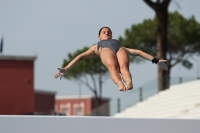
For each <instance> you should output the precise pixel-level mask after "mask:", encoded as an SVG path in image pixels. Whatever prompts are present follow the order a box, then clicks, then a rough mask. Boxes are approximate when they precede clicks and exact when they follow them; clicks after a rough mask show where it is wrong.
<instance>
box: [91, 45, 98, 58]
mask: <svg viewBox="0 0 200 133" xmlns="http://www.w3.org/2000/svg"><path fill="white" fill-rule="evenodd" d="M90 50H91V51H93V52H94V53H95V54H96V55H98V48H97V44H95V45H93V46H92V47H90Z"/></svg>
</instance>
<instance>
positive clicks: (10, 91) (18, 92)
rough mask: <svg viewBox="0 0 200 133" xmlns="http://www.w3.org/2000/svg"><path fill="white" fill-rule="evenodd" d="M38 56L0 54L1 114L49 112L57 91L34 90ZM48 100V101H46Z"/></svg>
mask: <svg viewBox="0 0 200 133" xmlns="http://www.w3.org/2000/svg"><path fill="white" fill-rule="evenodd" d="M35 60H36V56H3V55H1V56H0V114H1V115H26V114H27V115H28V114H35V113H37V114H38V113H45V114H49V113H50V112H51V111H53V110H54V103H55V93H54V92H47V91H46V92H44V91H35V90H34V61H35ZM45 101H46V102H45Z"/></svg>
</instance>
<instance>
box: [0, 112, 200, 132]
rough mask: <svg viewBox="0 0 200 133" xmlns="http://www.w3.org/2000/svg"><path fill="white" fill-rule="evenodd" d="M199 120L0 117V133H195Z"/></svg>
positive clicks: (199, 128) (198, 128) (199, 127)
mask: <svg viewBox="0 0 200 133" xmlns="http://www.w3.org/2000/svg"><path fill="white" fill-rule="evenodd" d="M199 125H200V120H192V119H189V120H188V119H141V118H113V117H88V116H75V117H74V116H0V133H199V131H200V126H199Z"/></svg>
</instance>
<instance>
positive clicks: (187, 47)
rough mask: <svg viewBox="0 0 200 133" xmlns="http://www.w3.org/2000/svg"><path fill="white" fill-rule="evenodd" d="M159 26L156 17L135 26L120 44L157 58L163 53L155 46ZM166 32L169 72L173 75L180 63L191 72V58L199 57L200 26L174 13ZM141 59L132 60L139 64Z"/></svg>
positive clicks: (171, 14) (191, 18) (127, 31)
mask: <svg viewBox="0 0 200 133" xmlns="http://www.w3.org/2000/svg"><path fill="white" fill-rule="evenodd" d="M157 25H158V21H157V17H155V18H154V19H148V20H144V21H143V22H142V23H140V24H136V25H132V26H131V28H130V29H126V30H125V36H124V37H119V41H120V42H121V44H122V45H123V46H125V47H130V48H135V49H141V50H143V51H145V52H147V53H150V54H152V55H154V56H156V54H157V53H158V51H159V50H160V48H158V47H157V45H156V43H157V38H156V36H157V34H156V31H157ZM167 30H168V35H167V38H168V41H167V46H168V49H167V50H166V57H167V60H168V61H169V62H168V65H169V70H168V71H166V73H167V74H168V75H170V70H171V68H172V67H174V66H175V65H177V64H178V63H182V65H183V66H184V67H186V68H188V69H189V68H191V67H192V63H191V62H190V60H189V59H190V57H191V56H192V55H193V54H200V23H198V22H197V21H196V20H195V18H194V16H192V17H190V18H184V17H183V16H182V15H181V14H179V13H178V12H173V13H169V21H168V29H167ZM133 59H134V60H133ZM139 59H140V58H139ZM139 59H138V58H137V57H134V58H132V61H140V60H139ZM158 77H159V76H158ZM169 77H170V76H169ZM159 78H160V77H159ZM169 81H170V80H169ZM169 81H168V82H169ZM158 82H159V80H158ZM158 88H159V87H158ZM159 90H161V89H160V88H159Z"/></svg>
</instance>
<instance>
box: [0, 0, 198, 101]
mask: <svg viewBox="0 0 200 133" xmlns="http://www.w3.org/2000/svg"><path fill="white" fill-rule="evenodd" d="M176 2H178V3H179V5H180V7H178V6H177V5H176ZM199 5H200V1H199V0H193V1H192V2H191V1H188V0H176V1H175V2H174V1H172V2H171V4H170V6H169V11H175V10H177V11H178V12H180V13H181V14H182V15H183V16H185V17H187V18H188V17H190V16H191V15H194V16H195V18H196V20H197V21H198V22H200V14H199ZM154 14H155V13H154V11H153V10H152V9H151V8H150V7H148V6H147V5H146V4H145V3H144V2H143V1H140V0H139V1H133V0H123V1H116V0H109V1H106V0H101V1H98V0H81V1H77V0H73V1H68V0H54V1H53V0H18V1H15V0H0V34H1V35H3V36H4V49H3V55H24V56H37V60H36V61H35V73H34V74H35V78H34V80H35V84H34V87H35V88H36V89H40V90H48V91H54V92H56V93H57V95H78V93H79V91H78V88H79V86H78V84H77V82H76V81H68V80H66V79H64V80H61V81H60V80H58V79H54V74H55V72H56V71H57V68H58V67H61V65H62V62H63V59H64V58H66V57H67V54H68V53H69V52H71V53H73V52H75V51H76V50H77V49H81V48H83V47H84V46H87V47H90V46H92V45H93V44H95V43H97V42H98V38H97V36H98V31H99V29H100V28H101V27H103V26H109V27H110V28H111V29H112V32H113V38H116V39H117V38H118V37H119V36H123V35H124V31H125V29H127V28H129V27H131V25H132V24H137V23H140V22H142V21H143V20H144V19H149V18H153V17H154ZM196 58H197V59H198V60H199V61H200V59H199V57H196ZM193 62H194V67H193V69H191V70H187V69H185V68H183V67H181V66H180V65H177V66H176V67H174V68H173V69H172V70H171V76H172V77H179V76H182V77H196V75H197V73H196V72H197V67H196V64H197V63H196V61H193ZM130 71H131V73H132V76H133V83H134V87H135V88H137V87H139V86H141V85H143V84H145V83H147V82H149V81H151V80H152V79H156V78H157V66H156V65H153V64H152V63H151V62H149V61H146V62H144V63H141V64H131V66H130ZM103 87H104V90H103V96H105V97H118V96H121V95H122V94H124V93H123V92H119V91H118V90H117V86H116V85H115V84H114V83H113V82H112V81H111V80H108V81H107V82H105V83H104V85H103ZM81 88H82V94H85V95H92V93H91V92H90V91H89V89H88V88H87V87H85V86H81Z"/></svg>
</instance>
